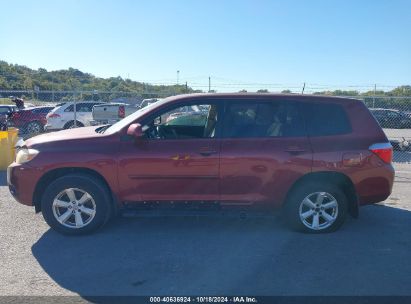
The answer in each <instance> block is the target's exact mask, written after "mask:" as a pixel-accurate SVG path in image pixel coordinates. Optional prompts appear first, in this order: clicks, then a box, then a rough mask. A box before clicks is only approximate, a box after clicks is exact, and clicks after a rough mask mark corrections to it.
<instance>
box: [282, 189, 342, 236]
mask: <svg viewBox="0 0 411 304" xmlns="http://www.w3.org/2000/svg"><path fill="white" fill-rule="evenodd" d="M347 207H348V203H347V198H346V196H345V194H344V192H343V191H342V190H341V189H340V188H339V187H338V186H336V185H333V184H330V183H327V182H324V183H321V182H315V183H312V182H309V183H306V184H302V185H300V186H298V187H297V188H296V189H294V190H293V192H292V193H291V195H290V197H289V198H288V201H287V204H286V206H285V213H286V217H287V222H288V223H289V225H290V226H291V228H293V229H294V230H297V231H302V232H308V233H325V232H332V231H335V230H337V229H338V228H339V227H340V226H341V225H342V224H343V222H344V220H345V218H346V215H347V209H348V208H347Z"/></svg>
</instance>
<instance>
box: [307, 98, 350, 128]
mask: <svg viewBox="0 0 411 304" xmlns="http://www.w3.org/2000/svg"><path fill="white" fill-rule="evenodd" d="M304 116H305V120H306V123H307V129H308V134H309V135H310V136H326V135H338V134H347V133H350V132H351V125H350V122H349V120H348V117H347V114H346V112H345V110H344V108H343V107H342V106H341V105H337V104H324V103H321V104H306V105H304Z"/></svg>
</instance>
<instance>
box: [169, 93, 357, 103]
mask: <svg viewBox="0 0 411 304" xmlns="http://www.w3.org/2000/svg"><path fill="white" fill-rule="evenodd" d="M165 99H167V101H170V102H171V101H175V100H183V99H288V100H298V101H317V102H318V101H319V102H329V101H334V102H347V101H348V102H350V101H351V102H352V101H357V102H358V101H359V102H362V100H361V99H357V98H350V97H339V96H328V95H311V94H283V93H194V94H184V95H176V96H171V97H168V98H165Z"/></svg>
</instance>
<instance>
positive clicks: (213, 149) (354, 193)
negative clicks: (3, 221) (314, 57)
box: [7, 93, 394, 235]
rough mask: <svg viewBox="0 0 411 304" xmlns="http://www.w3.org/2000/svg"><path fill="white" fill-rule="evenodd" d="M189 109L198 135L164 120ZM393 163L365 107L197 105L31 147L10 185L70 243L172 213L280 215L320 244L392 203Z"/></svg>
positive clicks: (147, 111) (189, 101)
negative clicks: (118, 220)
mask: <svg viewBox="0 0 411 304" xmlns="http://www.w3.org/2000/svg"><path fill="white" fill-rule="evenodd" d="M192 106H198V107H200V106H201V107H202V108H203V109H204V110H206V109H207V110H206V119H205V120H204V121H203V123H202V124H201V125H199V124H197V121H196V124H192V121H194V120H190V119H187V120H186V123H185V124H177V125H170V124H169V122H170V121H169V122H166V121H165V120H163V119H161V118H162V117H167V116H168V114H169V113H170V114H171V113H178V112H181V111H182V109H183V108H184V107H192ZM181 117H184V118H186V117H189V115H187V116H180V117H177V118H176V119H179V118H181ZM172 121H174V120H171V122H172ZM391 161H392V146H391V145H390V143H389V142H388V140H387V137H386V136H385V134H384V132H383V130H382V129H381V127H380V126H379V125H378V123H377V122H376V120H375V119H374V118H373V117H372V115H371V114H370V112H369V111H368V109H367V108H366V107H365V105H364V103H363V102H362V101H360V100H355V99H348V98H336V97H328V96H315V95H281V94H278V95H275V94H258V93H256V94H243V93H241V94H194V95H183V96H181V95H180V96H174V97H170V98H166V99H164V100H162V101H160V102H157V103H155V104H152V105H150V106H147V107H145V108H143V109H140V110H138V111H136V112H135V113H133V114H131V115H130V116H128V117H126V118H124V119H122V120H120V121H119V122H117V123H115V124H114V125H111V126H108V125H107V126H100V127H88V128H81V129H74V130H66V131H62V132H59V134H58V136H55V135H53V134H43V135H39V136H36V137H33V138H31V139H29V140H27V141H26V142H25V143H24V145H23V147H22V148H21V149H20V150H19V152H18V153H17V156H16V161H15V162H14V163H13V164H12V165H10V166H9V168H8V170H7V182H8V186H9V189H10V192H11V194H12V195H13V196H14V197H15V198H16V199H17V201H19V202H21V203H22V204H25V205H29V206H35V210H36V211H37V212H40V211H41V212H42V213H43V217H44V219H45V220H46V222H47V223H48V224H49V225H50V226H51V227H52V228H53V229H55V230H57V231H59V232H61V233H65V234H73V235H78V234H83V233H89V232H92V231H94V230H96V229H97V228H99V227H101V226H102V225H103V224H104V223H106V222H107V221H108V220H109V219H110V218H111V217H112V216H113V215H114V214H116V213H117V212H130V211H131V210H135V212H136V213H139V212H140V213H141V212H143V211H144V210H145V211H150V210H153V209H154V211H157V212H160V211H161V210H164V209H167V207H168V208H169V210H168V211H170V210H172V211H173V212H175V213H176V214H178V212H179V210H182V211H183V214H185V215H187V214H190V213H187V212H190V211H191V212H192V213H191V214H195V215H198V213H201V212H206V211H210V210H224V212H226V211H227V212H229V211H230V210H231V211H235V210H237V211H239V212H245V211H250V212H251V211H256V210H257V211H259V212H264V213H266V214H270V213H271V212H272V211H273V210H274V209H278V208H282V209H283V210H284V213H283V214H284V217H285V218H286V220H287V222H288V223H289V225H290V226H291V227H292V228H293V229H295V230H298V231H303V232H310V233H321V232H331V231H335V230H336V229H338V228H339V227H340V226H341V225H342V224H343V222H344V220H345V218H346V216H347V215H348V214H351V215H352V216H354V217H356V216H358V208H359V206H363V205H367V204H373V203H377V202H381V201H383V200H385V199H386V198H387V197H388V196H389V195H390V193H391V189H392V185H393V180H394V169H393V166H392V165H391ZM158 207H160V208H158Z"/></svg>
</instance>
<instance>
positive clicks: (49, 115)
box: [46, 113, 61, 118]
mask: <svg viewBox="0 0 411 304" xmlns="http://www.w3.org/2000/svg"><path fill="white" fill-rule="evenodd" d="M59 117H61V116H60V115H59V114H57V113H49V114H47V116H46V118H59Z"/></svg>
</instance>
